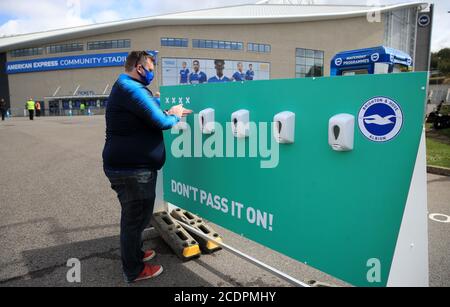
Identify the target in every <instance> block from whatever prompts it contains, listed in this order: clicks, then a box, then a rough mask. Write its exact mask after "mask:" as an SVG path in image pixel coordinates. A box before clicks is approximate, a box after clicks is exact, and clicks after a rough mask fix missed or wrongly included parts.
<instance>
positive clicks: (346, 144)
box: [328, 114, 355, 151]
mask: <svg viewBox="0 0 450 307" xmlns="http://www.w3.org/2000/svg"><path fill="white" fill-rule="evenodd" d="M354 134H355V117H354V116H353V115H350V114H337V115H335V116H333V117H332V118H330V121H329V123H328V144H330V146H331V148H333V150H336V151H350V150H353V140H354Z"/></svg>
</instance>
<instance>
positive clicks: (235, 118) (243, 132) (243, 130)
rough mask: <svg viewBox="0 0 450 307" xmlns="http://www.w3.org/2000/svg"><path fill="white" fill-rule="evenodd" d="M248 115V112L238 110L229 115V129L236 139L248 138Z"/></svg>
mask: <svg viewBox="0 0 450 307" xmlns="http://www.w3.org/2000/svg"><path fill="white" fill-rule="evenodd" d="M249 121H250V114H249V112H248V110H239V111H236V112H234V113H233V114H231V129H232V130H233V135H234V136H235V137H238V138H245V137H248V133H249V130H250V125H249Z"/></svg>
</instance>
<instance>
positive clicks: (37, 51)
mask: <svg viewBox="0 0 450 307" xmlns="http://www.w3.org/2000/svg"><path fill="white" fill-rule="evenodd" d="M43 53H44V48H26V49H17V50H13V51H10V53H9V54H10V56H11V57H14V58H18V57H25V56H34V55H41V54H43Z"/></svg>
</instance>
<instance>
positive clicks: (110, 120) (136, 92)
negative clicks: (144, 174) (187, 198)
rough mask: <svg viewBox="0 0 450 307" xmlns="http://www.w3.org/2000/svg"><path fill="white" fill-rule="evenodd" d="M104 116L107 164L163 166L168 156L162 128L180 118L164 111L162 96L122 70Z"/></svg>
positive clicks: (116, 167) (132, 167) (124, 166)
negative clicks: (158, 96)
mask: <svg viewBox="0 0 450 307" xmlns="http://www.w3.org/2000/svg"><path fill="white" fill-rule="evenodd" d="M105 117H106V142H105V147H104V148H103V165H104V167H105V168H107V169H113V170H115V169H118V170H120V169H136V168H150V169H154V170H159V169H161V167H162V166H163V165H164V162H165V160H166V151H165V147H164V139H163V134H162V130H167V129H170V128H172V127H173V126H174V125H175V124H177V123H178V122H179V120H180V118H179V117H177V116H175V115H167V114H166V113H164V112H163V111H162V110H161V108H160V101H159V98H155V97H153V95H152V93H151V91H150V90H149V89H148V88H147V87H146V86H144V84H142V83H141V82H140V81H138V80H135V79H133V78H132V77H130V76H128V75H127V74H121V75H120V76H119V78H118V79H117V81H116V83H115V84H114V86H113V88H112V90H111V94H110V96H109V98H108V104H107V107H106V115H105Z"/></svg>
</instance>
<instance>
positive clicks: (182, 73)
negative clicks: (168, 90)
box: [180, 62, 189, 84]
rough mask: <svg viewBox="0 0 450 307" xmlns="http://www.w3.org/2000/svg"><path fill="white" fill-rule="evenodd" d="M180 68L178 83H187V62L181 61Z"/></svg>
mask: <svg viewBox="0 0 450 307" xmlns="http://www.w3.org/2000/svg"><path fill="white" fill-rule="evenodd" d="M181 65H182V69H181V70H180V84H187V83H188V77H189V69H187V68H186V66H187V63H186V62H183V63H182V64H181Z"/></svg>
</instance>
